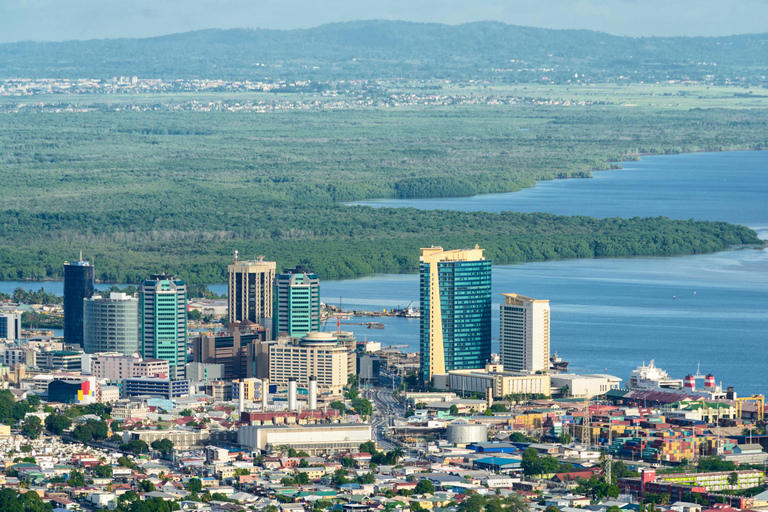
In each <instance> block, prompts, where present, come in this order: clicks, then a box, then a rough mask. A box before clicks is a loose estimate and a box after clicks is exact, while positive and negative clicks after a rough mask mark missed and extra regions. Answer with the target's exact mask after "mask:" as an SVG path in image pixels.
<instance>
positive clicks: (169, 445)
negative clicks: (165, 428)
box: [152, 439, 173, 455]
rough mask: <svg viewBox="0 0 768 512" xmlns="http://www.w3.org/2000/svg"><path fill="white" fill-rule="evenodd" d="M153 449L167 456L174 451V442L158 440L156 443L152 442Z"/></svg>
mask: <svg viewBox="0 0 768 512" xmlns="http://www.w3.org/2000/svg"><path fill="white" fill-rule="evenodd" d="M152 448H153V449H154V450H157V451H158V452H160V453H162V454H163V455H166V454H168V453H171V452H172V451H173V441H171V440H170V439H158V440H156V441H152Z"/></svg>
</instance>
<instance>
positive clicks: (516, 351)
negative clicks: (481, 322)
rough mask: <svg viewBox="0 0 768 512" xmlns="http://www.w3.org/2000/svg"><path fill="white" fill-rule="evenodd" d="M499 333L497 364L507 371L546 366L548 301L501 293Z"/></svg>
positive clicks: (547, 361)
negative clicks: (502, 302) (498, 359)
mask: <svg viewBox="0 0 768 512" xmlns="http://www.w3.org/2000/svg"><path fill="white" fill-rule="evenodd" d="M502 296H503V297H504V299H505V300H504V304H502V305H501V312H500V323H501V332H500V336H499V340H500V348H501V364H502V365H504V368H506V369H507V370H517V371H522V370H524V371H530V372H537V371H547V370H548V369H549V301H548V300H537V299H532V298H530V297H525V296H523V295H519V294H517V293H502Z"/></svg>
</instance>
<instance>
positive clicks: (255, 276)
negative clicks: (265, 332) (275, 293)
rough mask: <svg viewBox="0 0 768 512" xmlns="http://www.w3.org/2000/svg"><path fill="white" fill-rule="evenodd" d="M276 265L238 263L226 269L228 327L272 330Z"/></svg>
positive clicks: (269, 263)
mask: <svg viewBox="0 0 768 512" xmlns="http://www.w3.org/2000/svg"><path fill="white" fill-rule="evenodd" d="M276 268H277V263H275V262H274V261H264V260H263V256H260V257H259V259H257V260H256V261H238V259H237V251H235V262H234V263H233V264H232V265H229V267H228V270H229V280H228V283H229V323H231V324H232V323H236V322H243V321H245V320H249V321H251V322H254V323H257V324H261V325H264V326H267V327H271V323H272V286H273V285H274V281H275V269H276Z"/></svg>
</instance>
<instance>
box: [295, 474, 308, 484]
mask: <svg viewBox="0 0 768 512" xmlns="http://www.w3.org/2000/svg"><path fill="white" fill-rule="evenodd" d="M294 480H295V481H296V483H297V484H299V485H307V484H308V483H309V475H308V474H306V473H305V472H303V471H299V472H298V473H296V478H295V479H294Z"/></svg>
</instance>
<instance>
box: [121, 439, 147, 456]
mask: <svg viewBox="0 0 768 512" xmlns="http://www.w3.org/2000/svg"><path fill="white" fill-rule="evenodd" d="M120 449H121V450H123V451H125V452H133V453H135V454H137V455H139V454H142V453H146V452H148V451H149V446H148V445H147V443H145V442H144V441H142V440H141V439H132V440H130V441H128V442H127V443H124V444H121V445H120Z"/></svg>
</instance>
